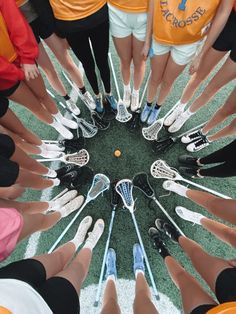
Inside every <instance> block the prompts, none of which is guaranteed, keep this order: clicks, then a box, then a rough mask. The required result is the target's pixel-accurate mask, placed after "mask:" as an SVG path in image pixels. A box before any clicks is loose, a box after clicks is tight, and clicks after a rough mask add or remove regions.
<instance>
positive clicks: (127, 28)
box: [108, 4, 147, 41]
mask: <svg viewBox="0 0 236 314" xmlns="http://www.w3.org/2000/svg"><path fill="white" fill-rule="evenodd" d="M108 7H109V22H110V31H111V34H112V36H114V37H116V38H124V37H128V36H130V35H133V36H134V37H135V38H137V39H138V40H140V41H145V37H146V29H147V13H128V12H124V11H121V10H119V9H117V8H115V7H114V6H112V5H110V4H109V5H108Z"/></svg>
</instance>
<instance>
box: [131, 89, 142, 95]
mask: <svg viewBox="0 0 236 314" xmlns="http://www.w3.org/2000/svg"><path fill="white" fill-rule="evenodd" d="M139 91H140V90H139V89H133V92H132V94H133V95H139Z"/></svg>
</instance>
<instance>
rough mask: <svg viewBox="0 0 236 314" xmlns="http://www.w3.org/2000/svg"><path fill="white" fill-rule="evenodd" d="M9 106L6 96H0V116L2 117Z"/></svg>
mask: <svg viewBox="0 0 236 314" xmlns="http://www.w3.org/2000/svg"><path fill="white" fill-rule="evenodd" d="M8 108H9V100H8V99H7V98H6V97H1V96H0V118H2V117H3V116H4V115H5V114H6V113H7V110H8Z"/></svg>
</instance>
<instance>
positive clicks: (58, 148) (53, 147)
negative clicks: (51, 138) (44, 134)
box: [40, 142, 65, 152]
mask: <svg viewBox="0 0 236 314" xmlns="http://www.w3.org/2000/svg"><path fill="white" fill-rule="evenodd" d="M40 148H43V149H46V150H49V151H55V152H63V151H64V150H65V147H62V146H59V145H56V144H46V143H44V142H43V143H42V144H41V145H40Z"/></svg>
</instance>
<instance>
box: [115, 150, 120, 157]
mask: <svg viewBox="0 0 236 314" xmlns="http://www.w3.org/2000/svg"><path fill="white" fill-rule="evenodd" d="M114 156H115V157H117V158H118V157H120V156H121V151H120V150H119V149H116V150H115V151H114Z"/></svg>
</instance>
